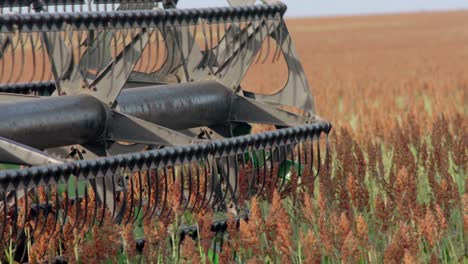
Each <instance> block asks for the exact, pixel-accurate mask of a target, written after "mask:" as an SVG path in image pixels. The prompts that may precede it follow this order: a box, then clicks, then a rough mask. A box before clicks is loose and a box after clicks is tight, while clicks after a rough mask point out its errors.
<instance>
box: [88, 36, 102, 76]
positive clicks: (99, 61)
mask: <svg viewBox="0 0 468 264" xmlns="http://www.w3.org/2000/svg"><path fill="white" fill-rule="evenodd" d="M92 32H93V34H94V39H90V40H89V45H90V46H92V43H93V42H96V49H97V56H96V57H97V58H91V59H93V60H94V59H95V60H97V63H96V65H97V67H96V69H95V70H96V73H95V75H94V76H99V74H100V73H101V69H102V66H103V64H104V62H103V61H104V52H105V51H104V50H105V48H106V47H102V46H103V44H104V43H101V39H100V38H99V34H100V33H101V31H100V30H99V29H96V30H90V32H89V33H90V34H91V33H92ZM102 41H105V38H103V40H102ZM101 55H102V57H101ZM88 60H89V59H88Z"/></svg>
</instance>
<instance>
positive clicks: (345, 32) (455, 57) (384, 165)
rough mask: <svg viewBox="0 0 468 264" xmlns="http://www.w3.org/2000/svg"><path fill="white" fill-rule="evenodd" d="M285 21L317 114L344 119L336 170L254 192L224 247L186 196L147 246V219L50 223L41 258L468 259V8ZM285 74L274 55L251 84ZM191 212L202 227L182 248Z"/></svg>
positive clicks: (209, 216) (334, 146) (335, 142)
mask: <svg viewBox="0 0 468 264" xmlns="http://www.w3.org/2000/svg"><path fill="white" fill-rule="evenodd" d="M288 24H289V28H290V30H291V33H292V35H293V39H294V41H295V42H296V46H297V48H298V50H299V54H300V56H301V59H302V62H303V64H304V67H305V70H306V72H307V74H308V78H309V82H310V85H311V87H312V89H313V94H314V96H315V102H316V110H317V113H318V115H320V116H321V117H323V118H325V119H328V120H330V121H331V122H332V123H333V125H334V128H333V131H332V134H331V135H330V146H331V163H330V166H329V169H328V170H322V171H321V173H320V174H319V176H318V177H317V178H316V180H315V182H314V184H313V186H309V188H306V187H304V186H300V187H297V188H293V189H291V190H290V191H289V193H288V195H287V196H284V195H283V196H281V195H279V194H278V193H276V192H273V195H272V196H271V197H267V198H263V196H260V197H258V198H254V199H253V200H251V201H250V202H249V205H250V208H251V209H250V215H249V220H248V221H245V220H241V221H240V224H239V226H236V224H234V222H235V221H234V220H230V221H228V233H227V234H224V235H221V236H222V237H223V243H222V246H220V247H218V248H213V245H212V242H213V240H219V239H221V238H220V235H218V237H215V238H213V233H212V232H210V231H209V227H210V224H211V222H212V221H213V219H214V218H215V217H216V215H214V214H213V212H211V211H197V212H194V213H193V214H191V215H189V216H187V215H182V213H179V212H178V211H177V208H175V210H173V214H172V217H170V218H165V219H164V220H161V221H152V222H150V221H148V222H147V223H144V225H143V227H142V230H143V232H144V237H145V246H144V248H143V249H141V248H138V247H136V246H135V243H136V242H137V241H139V239H140V238H141V236H142V230H140V231H139V232H136V231H135V229H134V227H133V226H131V225H129V226H127V227H121V226H117V225H115V226H114V225H110V224H109V225H105V227H104V228H101V229H99V228H95V229H93V230H90V231H89V232H87V233H86V234H85V233H80V232H79V231H78V230H72V231H70V232H67V233H68V234H69V237H66V238H57V239H63V240H61V241H55V240H53V239H51V240H49V239H48V238H49V236H43V237H44V240H40V241H35V243H33V244H32V245H30V248H29V249H28V250H29V252H30V254H29V259H30V262H44V261H47V260H50V259H55V255H57V254H61V255H62V258H64V259H66V261H68V262H69V263H74V262H80V263H97V262H103V261H104V260H107V261H108V262H120V263H124V262H127V263H139V262H142V263H143V262H148V263H170V262H182V263H199V262H202V263H211V262H213V259H215V261H214V262H219V263H231V262H237V263H265V262H267V263H467V262H468V257H467V256H468V255H467V251H468V238H467V236H468V194H467V193H466V189H467V187H468V177H466V173H467V171H468V116H467V111H468V95H467V93H468V12H466V11H465V12H461V11H460V12H447V13H421V14H404V15H385V16H369V17H344V18H320V19H300V20H289V21H288ZM282 78H284V75H281V68H280V67H279V66H273V65H269V64H268V63H266V64H265V65H257V66H255V68H254V69H252V71H251V72H250V74H249V76H248V77H247V80H246V81H245V83H244V84H245V85H246V86H247V87H251V89H254V88H255V89H261V90H263V91H267V92H271V91H272V90H274V89H273V88H272V87H275V85H276V84H277V83H278V82H280V81H282ZM276 87H277V85H276ZM293 187H294V185H293ZM187 219H190V221H187ZM182 220H184V221H186V222H184V221H182ZM188 222H190V223H188ZM229 223H231V224H229ZM186 224H197V225H198V227H199V230H200V231H199V235H198V236H199V238H200V239H199V240H196V241H195V240H192V239H185V240H184V241H183V242H182V244H181V247H180V248H178V247H171V246H170V245H171V242H170V241H177V240H178V239H179V235H178V230H179V226H180V225H186ZM57 252H60V253H57ZM213 252H216V253H213Z"/></svg>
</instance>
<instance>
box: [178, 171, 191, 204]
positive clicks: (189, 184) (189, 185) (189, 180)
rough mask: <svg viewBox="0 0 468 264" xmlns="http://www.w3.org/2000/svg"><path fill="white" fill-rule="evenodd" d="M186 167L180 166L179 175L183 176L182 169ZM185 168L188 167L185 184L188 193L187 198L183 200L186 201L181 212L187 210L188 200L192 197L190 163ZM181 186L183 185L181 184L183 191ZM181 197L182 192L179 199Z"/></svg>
mask: <svg viewBox="0 0 468 264" xmlns="http://www.w3.org/2000/svg"><path fill="white" fill-rule="evenodd" d="M186 165H187V164H181V166H180V167H181V171H180V172H181V175H184V167H185V166H186ZM187 167H188V182H187V186H188V190H187V191H188V196H187V197H186V198H185V199H186V200H187V201H186V202H185V205H184V209H183V211H185V210H187V208H188V205H189V203H190V198H191V196H192V187H193V186H192V172H191V168H190V163H189V164H188V166H187ZM183 186H184V185H183V184H182V190H183V189H184V188H183ZM183 196H184V192H182V195H181V197H183Z"/></svg>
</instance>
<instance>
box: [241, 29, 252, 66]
mask: <svg viewBox="0 0 468 264" xmlns="http://www.w3.org/2000/svg"><path fill="white" fill-rule="evenodd" d="M252 24H253V22H252V21H250V22H247V21H244V28H243V29H244V35H245V41H244V42H243V43H241V45H243V46H244V49H243V52H244V54H242V62H243V63H242V65H245V64H246V59H247V53H248V52H249V39H251V41H252V43H254V41H255V37H254V36H255V34H252V37H249V27H250V26H251V25H252ZM241 32H242V31H241ZM241 50H242V49H241Z"/></svg>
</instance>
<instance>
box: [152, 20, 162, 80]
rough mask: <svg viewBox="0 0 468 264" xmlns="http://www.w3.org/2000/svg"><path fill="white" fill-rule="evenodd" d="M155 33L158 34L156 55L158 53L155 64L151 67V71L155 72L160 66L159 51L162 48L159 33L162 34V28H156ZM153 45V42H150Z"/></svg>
mask: <svg viewBox="0 0 468 264" xmlns="http://www.w3.org/2000/svg"><path fill="white" fill-rule="evenodd" d="M154 32H155V34H156V41H155V45H156V46H155V53H156V54H155V55H156V58H155V59H154V64H153V68H151V71H150V72H155V71H156V70H157V67H158V64H159V52H160V49H159V45H160V44H159V43H160V39H159V35H160V34H161V29H160V28H156V29H155V30H154ZM150 45H151V44H150Z"/></svg>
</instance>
